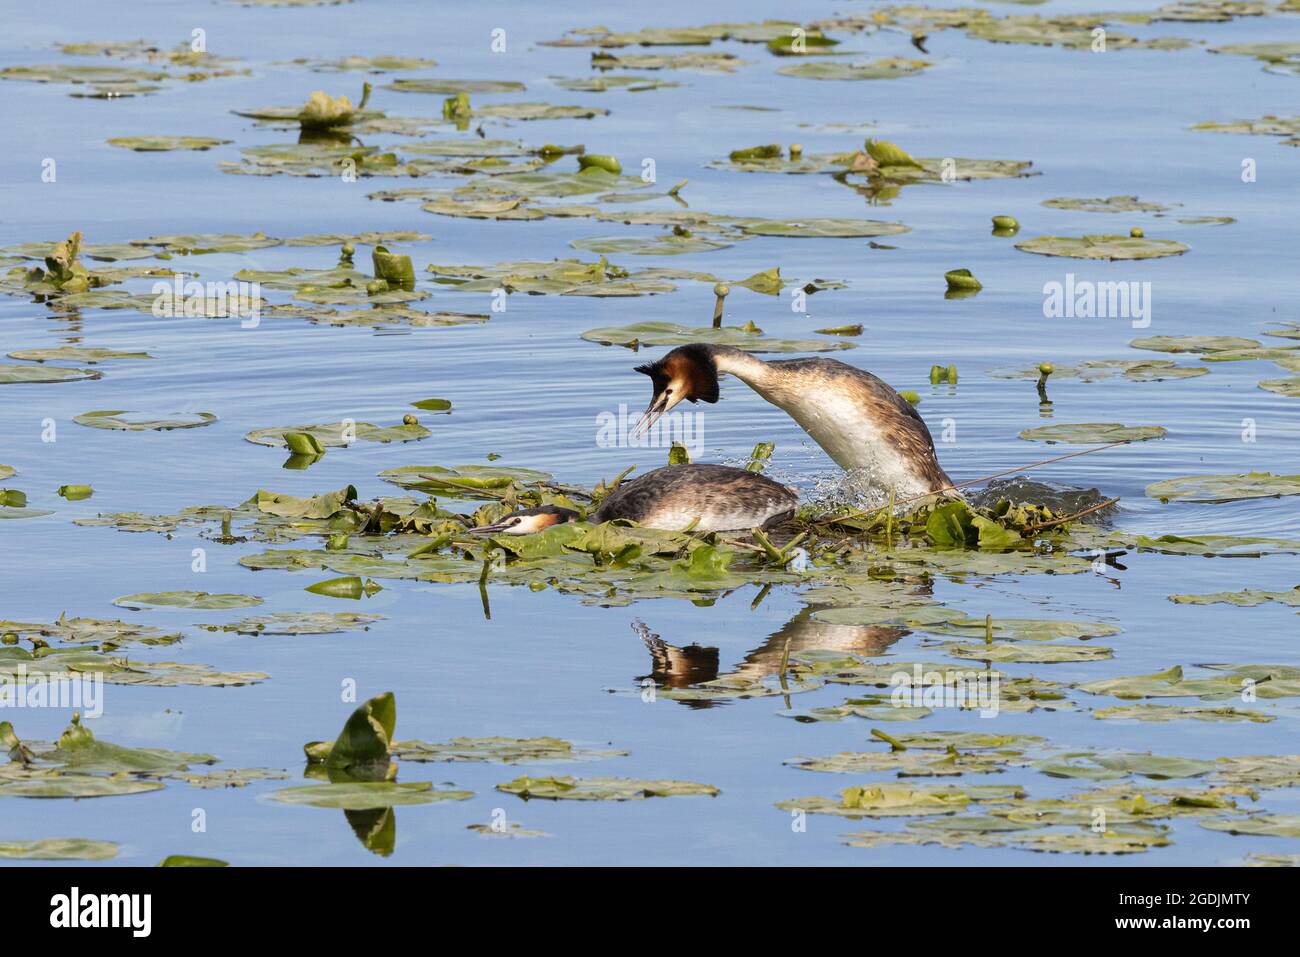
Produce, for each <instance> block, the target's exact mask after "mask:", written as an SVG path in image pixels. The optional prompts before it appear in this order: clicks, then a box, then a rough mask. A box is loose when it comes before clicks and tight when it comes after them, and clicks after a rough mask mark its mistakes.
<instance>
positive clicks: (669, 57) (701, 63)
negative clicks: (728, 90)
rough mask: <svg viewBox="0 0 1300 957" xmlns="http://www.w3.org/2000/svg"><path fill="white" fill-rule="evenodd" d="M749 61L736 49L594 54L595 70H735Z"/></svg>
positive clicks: (592, 64) (719, 71) (706, 71)
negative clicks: (739, 55)
mask: <svg viewBox="0 0 1300 957" xmlns="http://www.w3.org/2000/svg"><path fill="white" fill-rule="evenodd" d="M748 62H749V61H747V60H742V59H740V58H739V57H738V56H736V55H735V54H734V53H623V54H619V55H615V54H613V53H609V52H607V51H604V50H602V51H600V52H598V53H593V54H592V55H591V66H592V68H593V69H596V70H693V71H696V72H699V73H734V72H735V71H736V70H737V69H739V68H740V67H742V66H744V65H745V64H746V63H748Z"/></svg>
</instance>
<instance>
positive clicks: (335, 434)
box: [244, 421, 433, 448]
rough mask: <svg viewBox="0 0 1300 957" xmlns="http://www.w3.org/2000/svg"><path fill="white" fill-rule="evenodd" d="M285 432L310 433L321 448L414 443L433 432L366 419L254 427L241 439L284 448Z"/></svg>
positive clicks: (417, 427) (418, 427)
mask: <svg viewBox="0 0 1300 957" xmlns="http://www.w3.org/2000/svg"><path fill="white" fill-rule="evenodd" d="M287 434H304V435H310V436H312V437H313V438H315V439H316V440H317V441H318V442H319V443H320V444H321V445H322V446H324V447H325V448H346V447H347V446H348V445H350V444H351V443H352V442H380V443H383V444H387V443H389V442H414V441H416V440H418V439H424V438H428V437H429V436H430V435H432V434H433V433H431V432H430V431H429V430H428V429H426V428H425V427H424V426H422V425H419V424H416V425H390V426H378V425H372V424H371V423H369V422H352V421H344V422H327V423H323V424H320V425H285V426H275V427H271V428H265V429H254V430H253V431H251V432H249V433H248V434H247V435H245V436H244V438H245V439H247V440H248V441H249V442H252V443H254V444H256V445H269V446H271V447H272V448H284V447H286V446H287V445H288V443H287V442H286V441H285V436H286V435H287Z"/></svg>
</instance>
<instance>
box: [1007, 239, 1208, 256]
mask: <svg viewBox="0 0 1300 957" xmlns="http://www.w3.org/2000/svg"><path fill="white" fill-rule="evenodd" d="M1016 248H1017V249H1019V250H1022V251H1023V252H1027V253H1037V254H1038V255H1040V256H1065V257H1068V258H1070V259H1112V260H1113V259H1160V258H1162V257H1164V256H1181V255H1182V254H1183V253H1185V252H1187V250H1188V248H1189V247H1187V246H1185V245H1183V244H1182V243H1178V242H1174V241H1173V240H1172V239H1147V238H1145V237H1142V238H1134V237H1132V236H1100V235H1099V236H1038V237H1036V238H1034V239H1026V240H1024V241H1023V242H1019V243H1016Z"/></svg>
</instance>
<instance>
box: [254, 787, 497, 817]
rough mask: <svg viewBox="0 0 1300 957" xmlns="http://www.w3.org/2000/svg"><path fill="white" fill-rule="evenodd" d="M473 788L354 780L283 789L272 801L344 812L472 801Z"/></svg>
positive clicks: (271, 797)
mask: <svg viewBox="0 0 1300 957" xmlns="http://www.w3.org/2000/svg"><path fill="white" fill-rule="evenodd" d="M473 796H474V792H473V791H455V790H446V791H435V790H434V789H433V785H432V784H431V783H430V782H428V781H413V782H410V783H407V784H401V783H398V782H396V781H351V782H343V783H337V784H308V785H304V786H301V787H292V788H281V789H280V790H279V791H274V792H272V794H271V795H270V799H271V800H272V801H278V802H279V803H281V804H293V805H297V806H305V807H333V808H341V809H342V810H344V811H369V810H377V809H380V808H387V807H404V806H408V805H414V804H433V803H435V802H438V801H468V800H469V799H470V798H472V797H473Z"/></svg>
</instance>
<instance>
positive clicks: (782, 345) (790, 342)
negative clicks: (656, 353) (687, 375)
mask: <svg viewBox="0 0 1300 957" xmlns="http://www.w3.org/2000/svg"><path fill="white" fill-rule="evenodd" d="M582 338H584V339H586V340H587V341H588V342H599V343H600V344H601V345H605V346H626V347H627V348H631V349H637V348H640V347H642V346H679V345H686V344H688V343H692V342H710V343H714V344H716V345H728V346H735V347H736V348H738V349H744V350H745V351H746V352H839V351H841V350H844V349H852V348H853V347H854V346H855V343H852V342H843V341H835V340H833V339H775V338H772V339H769V338H766V337H765V336H763V334H762V332H761V330H758V329H753V330H750V329H747V328H745V327H743V326H721V327H719V328H713V327H710V326H700V327H694V328H692V327H688V326H681V325H678V324H677V323H675V322H638V323H633V324H632V325H630V326H610V327H606V328H603V329H588V330H587V331H586V332H584V333H583V334H582Z"/></svg>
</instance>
